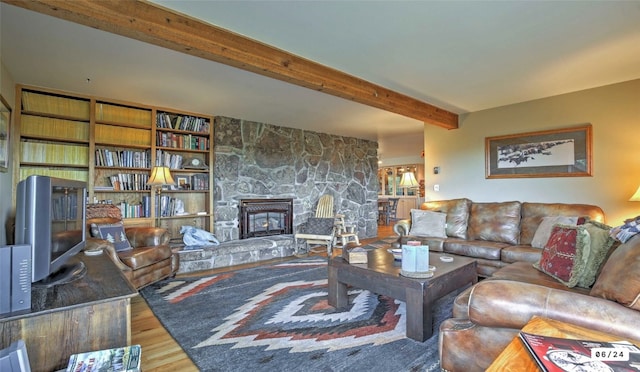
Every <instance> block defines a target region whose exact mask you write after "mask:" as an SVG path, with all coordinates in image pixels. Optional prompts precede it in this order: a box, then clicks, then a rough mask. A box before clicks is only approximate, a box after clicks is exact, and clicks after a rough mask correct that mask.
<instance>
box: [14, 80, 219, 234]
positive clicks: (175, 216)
mask: <svg viewBox="0 0 640 372" xmlns="http://www.w3.org/2000/svg"><path fill="white" fill-rule="evenodd" d="M16 99H17V105H16V107H18V108H20V109H19V110H16V121H15V123H16V131H15V133H16V135H17V138H18V140H17V144H18V146H19V151H18V153H19V156H16V157H14V170H15V173H14V180H15V183H16V184H17V182H19V181H20V180H23V179H25V178H26V177H28V176H29V175H32V174H40V175H47V176H52V177H59V178H67V179H75V180H80V181H85V182H87V185H88V196H89V202H90V203H94V202H105V203H112V204H115V205H118V206H119V207H120V209H121V211H122V214H123V217H124V222H125V224H127V225H135V226H145V225H146V226H149V225H153V224H154V223H155V221H156V217H158V215H159V216H160V225H161V226H162V227H165V228H167V229H168V230H169V231H170V233H171V236H173V237H178V236H179V230H180V227H181V226H182V225H191V226H196V227H199V228H202V229H205V230H208V231H213V222H214V221H213V215H212V213H213V197H212V193H211V190H213V175H212V165H213V146H212V144H213V118H212V117H211V116H208V115H202V114H196V113H191V112H185V111H180V110H175V109H166V108H158V107H154V106H149V105H144V104H137V103H131V102H124V101H118V100H112V99H105V98H96V97H90V96H82V95H76V94H72V93H67V92H61V91H56V90H51V89H43V88H36V87H28V86H22V85H19V86H18V88H17V95H16ZM154 165H167V166H169V167H170V168H171V173H172V176H173V178H174V180H176V182H177V184H176V185H175V186H168V187H165V188H164V189H163V190H162V193H161V198H162V199H158V198H157V196H156V195H155V193H154V190H152V189H151V188H150V187H149V186H148V185H147V180H148V178H149V175H150V172H151V168H152V167H153V166H154ZM14 192H15V190H14Z"/></svg>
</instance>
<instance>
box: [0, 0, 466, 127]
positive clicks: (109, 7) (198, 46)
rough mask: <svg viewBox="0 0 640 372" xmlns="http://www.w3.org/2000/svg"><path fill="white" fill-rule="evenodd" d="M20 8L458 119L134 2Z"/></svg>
mask: <svg viewBox="0 0 640 372" xmlns="http://www.w3.org/2000/svg"><path fill="white" fill-rule="evenodd" d="M2 1H3V2H5V3H8V4H12V5H15V6H18V7H21V8H25V9H29V10H32V11H36V12H39V13H43V14H47V15H50V16H53V17H56V18H60V19H64V20H67V21H71V22H74V23H79V24H82V25H85V26H89V27H93V28H96V29H99V30H103V31H107V32H110V33H114V34H117V35H121V36H126V37H129V38H132V39H136V40H140V41H144V42H147V43H150V44H153V45H157V46H161V47H164V48H168V49H171V50H175V51H178V52H182V53H186V54H190V55H193V56H197V57H201V58H204V59H208V60H211V61H215V62H219V63H223V64H226V65H230V66H234V67H237V68H240V69H243V70H247V71H251V72H254V73H257V74H260V75H264V76H268V77H271V78H274V79H278V80H281V81H285V82H288V83H291V84H296V85H299V86H303V87H306V88H309V89H313V90H317V91H320V92H323V93H327V94H331V95H334V96H337V97H341V98H344V99H348V100H352V101H355V102H359V103H361V104H365V105H369V106H372V107H376V108H379V109H382V110H386V111H389V112H393V113H396V114H399V115H403V116H407V117H410V118H413V119H417V120H420V121H423V122H425V123H428V124H433V125H437V126H440V127H444V128H448V129H455V128H458V115H457V114H455V113H453V112H450V111H447V110H444V109H441V108H438V107H436V106H433V105H431V104H429V103H426V102H422V101H419V100H417V99H415V98H412V97H409V96H407V95H404V94H401V93H398V92H395V91H392V90H390V89H387V88H384V87H382V86H379V85H376V84H373V83H370V82H368V81H366V80H363V79H360V78H358V77H355V76H352V75H349V74H346V73H344V72H341V71H338V70H336V69H333V68H331V67H328V66H324V65H322V64H319V63H316V62H313V61H310V60H308V59H305V58H302V57H300V56H297V55H294V54H291V53H289V52H286V51H284V50H281V49H278V48H275V47H272V46H269V45H267V44H264V43H261V42H259V41H256V40H253V39H250V38H247V37H245V36H242V35H239V34H236V33H234V32H231V31H228V30H225V29H223V28H220V27H217V26H214V25H211V24H209V23H206V22H203V21H201V20H199V19H196V18H193V17H190V16H187V15H184V14H181V13H178V12H175V11H173V10H171V9H168V8H164V7H161V6H159V5H156V4H153V3H150V2H146V1H138V0H110V1H95V0H74V1H66V0H30V1H24V0H2Z"/></svg>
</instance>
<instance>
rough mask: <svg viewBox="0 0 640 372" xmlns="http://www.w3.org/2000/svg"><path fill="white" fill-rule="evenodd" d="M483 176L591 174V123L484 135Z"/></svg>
mask: <svg viewBox="0 0 640 372" xmlns="http://www.w3.org/2000/svg"><path fill="white" fill-rule="evenodd" d="M485 175H486V178H532V177H587V176H591V125H590V124H589V125H584V126H580V127H574V128H566V129H557V130H547V131H541V132H530V133H521V134H511V135H507V136H498V137H487V138H485Z"/></svg>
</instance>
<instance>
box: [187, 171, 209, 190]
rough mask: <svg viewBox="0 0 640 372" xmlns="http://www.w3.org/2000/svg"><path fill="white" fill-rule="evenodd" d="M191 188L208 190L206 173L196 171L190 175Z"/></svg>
mask: <svg viewBox="0 0 640 372" xmlns="http://www.w3.org/2000/svg"><path fill="white" fill-rule="evenodd" d="M191 189H192V190H196V191H197V190H209V175H208V174H206V173H198V174H194V175H193V176H191Z"/></svg>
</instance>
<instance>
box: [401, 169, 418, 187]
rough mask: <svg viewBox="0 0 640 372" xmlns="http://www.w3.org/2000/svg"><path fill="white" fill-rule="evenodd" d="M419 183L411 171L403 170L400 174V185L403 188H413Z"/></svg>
mask: <svg viewBox="0 0 640 372" xmlns="http://www.w3.org/2000/svg"><path fill="white" fill-rule="evenodd" d="M419 185H420V184H419V183H418V181H417V180H416V176H415V174H413V172H405V173H403V174H402V179H400V187H403V188H409V189H411V188H414V187H418V186H419Z"/></svg>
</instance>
